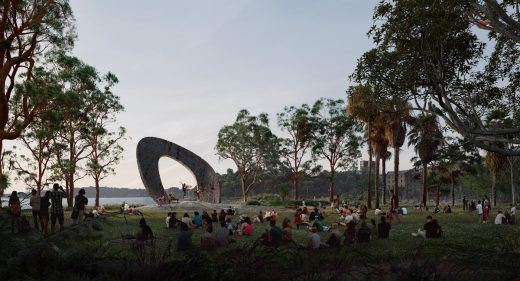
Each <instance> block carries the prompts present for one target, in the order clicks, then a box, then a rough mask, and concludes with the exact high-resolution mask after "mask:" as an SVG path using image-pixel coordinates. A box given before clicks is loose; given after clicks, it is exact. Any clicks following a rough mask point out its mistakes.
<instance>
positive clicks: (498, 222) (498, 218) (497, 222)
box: [495, 213, 506, 224]
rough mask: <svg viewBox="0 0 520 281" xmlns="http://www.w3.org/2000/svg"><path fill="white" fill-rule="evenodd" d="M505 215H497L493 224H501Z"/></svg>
mask: <svg viewBox="0 0 520 281" xmlns="http://www.w3.org/2000/svg"><path fill="white" fill-rule="evenodd" d="M505 218H506V216H504V214H502V213H500V214H498V215H497V217H496V218H495V224H502V219H505Z"/></svg>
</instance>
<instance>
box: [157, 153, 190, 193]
mask: <svg viewBox="0 0 520 281" xmlns="http://www.w3.org/2000/svg"><path fill="white" fill-rule="evenodd" d="M159 175H160V177H161V182H162V184H163V186H164V189H165V191H166V192H167V193H170V191H168V190H170V188H172V187H175V188H178V189H179V190H178V191H176V193H174V195H175V196H176V197H177V198H179V199H187V200H193V199H196V195H195V192H194V190H195V187H196V186H197V179H196V178H195V175H194V174H193V172H192V171H191V170H190V169H189V168H188V167H186V166H185V165H183V164H182V163H180V162H178V161H176V160H175V159H173V158H171V157H168V156H163V157H161V158H159ZM182 184H185V185H186V186H187V189H186V194H183V192H182Z"/></svg>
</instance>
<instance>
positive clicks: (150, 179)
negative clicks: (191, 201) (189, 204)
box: [137, 137, 220, 203]
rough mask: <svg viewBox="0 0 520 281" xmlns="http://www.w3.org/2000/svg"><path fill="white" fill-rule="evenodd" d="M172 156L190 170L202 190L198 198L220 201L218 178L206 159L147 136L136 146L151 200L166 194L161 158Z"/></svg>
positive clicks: (139, 165)
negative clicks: (160, 171)
mask: <svg viewBox="0 0 520 281" xmlns="http://www.w3.org/2000/svg"><path fill="white" fill-rule="evenodd" d="M161 157H169V158H172V159H173V160H175V161H177V162H179V163H180V164H182V165H183V166H185V167H186V168H187V169H188V170H190V171H191V172H192V173H193V175H194V176H195V180H196V181H197V186H198V187H199V188H200V194H199V196H198V197H199V199H200V200H201V201H205V202H211V203H219V202H220V187H219V182H218V175H217V174H216V173H215V171H214V170H213V168H212V167H211V166H210V165H209V164H208V162H206V161H205V160H204V159H202V158H201V157H199V156H198V155H196V154H195V153H193V152H191V151H189V150H187V149H186V148H184V147H182V146H179V145H177V144H175V143H172V142H169V141H167V140H163V139H160V138H154V137H146V138H143V139H142V140H140V141H139V143H138V144H137V165H138V168H139V174H140V175H141V179H142V181H143V184H144V187H145V188H146V190H147V191H148V194H150V197H152V199H154V200H155V201H156V202H157V199H158V198H160V197H162V196H164V195H166V194H165V191H164V186H163V184H162V182H161V176H160V174H159V159H160V158H161Z"/></svg>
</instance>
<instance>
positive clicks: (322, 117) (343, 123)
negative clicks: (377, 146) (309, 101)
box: [312, 99, 363, 200]
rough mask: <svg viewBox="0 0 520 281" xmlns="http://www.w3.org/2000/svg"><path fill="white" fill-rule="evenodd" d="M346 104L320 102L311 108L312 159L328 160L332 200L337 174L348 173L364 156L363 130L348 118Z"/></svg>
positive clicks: (329, 100) (323, 100) (335, 101)
mask: <svg viewBox="0 0 520 281" xmlns="http://www.w3.org/2000/svg"><path fill="white" fill-rule="evenodd" d="M345 111H346V107H345V103H344V101H343V100H333V99H320V100H318V101H316V103H314V105H313V107H312V115H313V122H314V125H313V126H314V128H316V131H315V133H314V138H313V139H312V155H313V159H315V160H317V159H319V158H325V160H326V161H327V163H328V165H329V169H330V171H331V174H330V178H329V181H330V185H329V197H330V199H331V200H332V196H333V194H334V174H335V172H336V170H338V169H348V168H349V167H352V166H353V165H355V161H356V159H357V158H359V157H360V156H361V153H360V151H359V149H360V147H361V145H362V143H363V141H362V138H361V136H360V133H361V130H362V127H361V125H360V124H359V123H358V122H357V121H356V120H355V119H354V118H353V117H351V116H346V115H345Z"/></svg>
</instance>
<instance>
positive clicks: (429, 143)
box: [396, 114, 443, 206]
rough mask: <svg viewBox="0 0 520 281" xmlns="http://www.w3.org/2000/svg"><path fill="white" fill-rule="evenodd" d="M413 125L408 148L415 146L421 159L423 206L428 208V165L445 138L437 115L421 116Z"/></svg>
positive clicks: (416, 118)
mask: <svg viewBox="0 0 520 281" xmlns="http://www.w3.org/2000/svg"><path fill="white" fill-rule="evenodd" d="M411 124H412V128H411V129H410V131H409V132H408V146H410V145H413V146H414V149H415V151H416V153H417V154H418V155H419V158H420V159H421V161H420V162H421V165H422V181H423V184H422V185H423V191H422V204H423V205H424V206H426V197H427V193H428V184H427V179H428V164H429V163H430V162H431V161H433V160H434V156H435V153H436V152H437V150H438V148H439V146H440V145H441V144H442V142H443V136H442V132H441V130H440V128H439V124H438V122H437V119H436V117H435V115H426V114H425V115H419V116H418V117H415V118H414V119H413V121H411ZM396 184H397V183H396Z"/></svg>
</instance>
